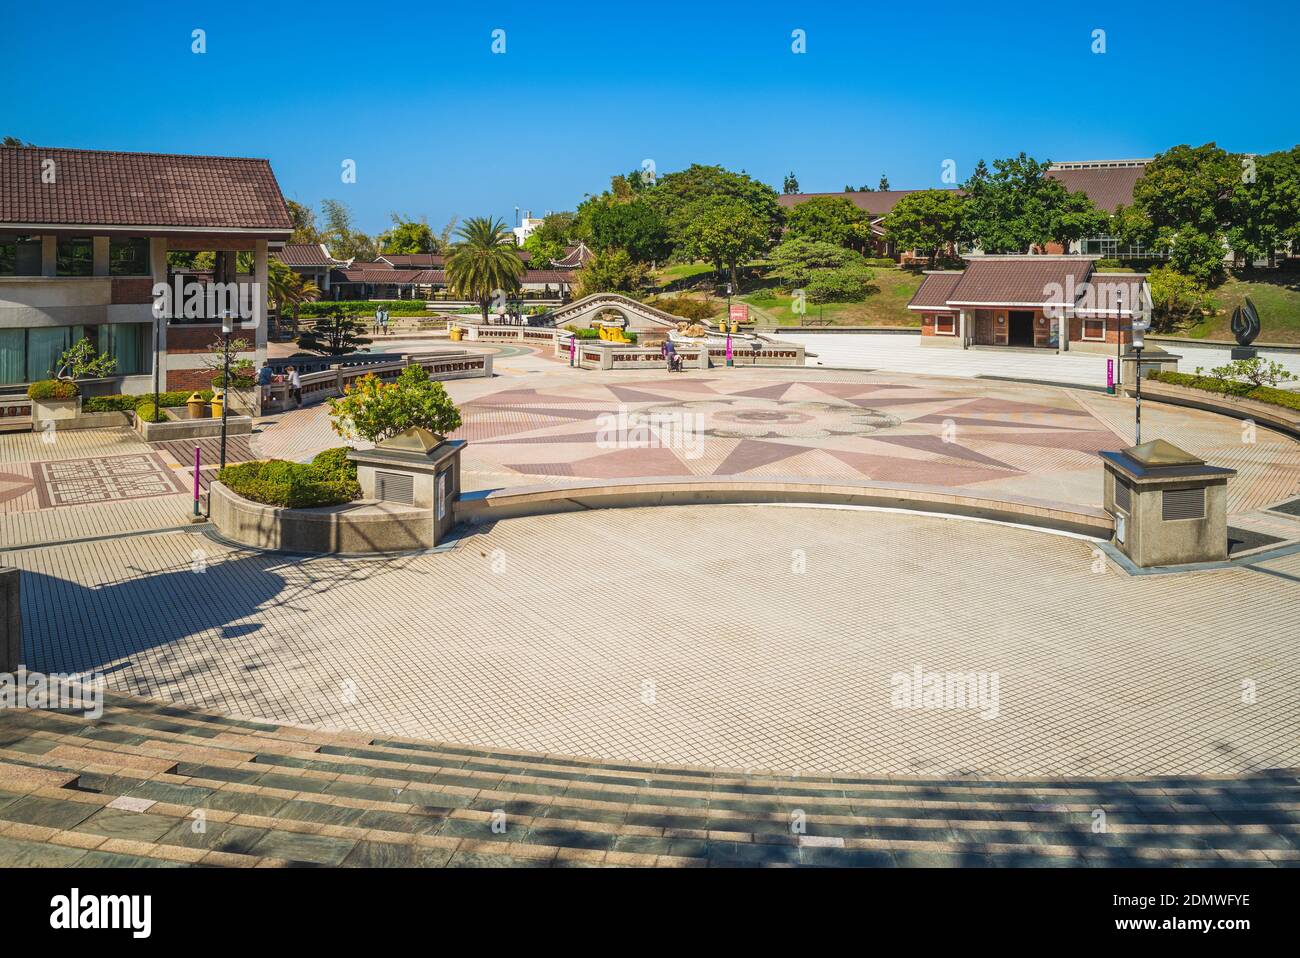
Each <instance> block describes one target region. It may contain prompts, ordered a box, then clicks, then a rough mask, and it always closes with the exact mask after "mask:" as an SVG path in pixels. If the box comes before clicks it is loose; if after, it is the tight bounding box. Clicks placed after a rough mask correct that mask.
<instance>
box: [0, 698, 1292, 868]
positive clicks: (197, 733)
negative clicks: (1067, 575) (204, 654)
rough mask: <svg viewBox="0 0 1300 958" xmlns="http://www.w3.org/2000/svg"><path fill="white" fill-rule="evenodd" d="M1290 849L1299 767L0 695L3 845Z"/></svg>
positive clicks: (237, 851)
mask: <svg viewBox="0 0 1300 958" xmlns="http://www.w3.org/2000/svg"><path fill="white" fill-rule="evenodd" d="M1297 862H1300V781H1298V779H1297V770H1295V769H1289V770H1275V771H1269V772H1264V773H1258V774H1252V775H1246V776H1240V777H1231V778H1228V777H1225V778H1205V777H1187V778H1172V777H1164V778H1130V779H1107V780H1093V779H1032V780H1029V779H995V780H989V779H947V780H923V779H900V778H891V777H864V776H839V775H836V776H817V775H806V776H805V775H789V774H777V773H769V772H753V773H746V772H743V771H738V770H724V769H706V768H677V767H665V766H652V765H639V764H635V763H626V762H603V761H596V760H590V759H583V758H570V757H560V756H553V755H539V754H533V753H524V752H511V751H500V750H487V749H479V748H467V747H464V746H457V745H449V744H442V743H435V742H428V741H418V740H411V739H397V738H385V737H376V736H373V735H368V734H360V733H353V732H329V731H313V730H308V729H303V728H298V727H293V726H280V725H271V724H266V723H263V722H253V721H243V720H240V719H235V718H230V717H226V716H220V715H214V714H209V713H205V712H200V711H195V710H193V709H188V708H183V707H178V706H173V705H168V704H162V703H159V702H152V701H145V700H141V699H136V698H131V697H126V696H118V695H110V696H107V697H106V699H105V708H104V714H103V715H102V716H101V717H99V718H98V719H87V718H84V717H83V716H82V715H80V714H79V713H78V714H72V713H67V712H60V711H55V710H43V709H0V865H5V866H15V865H16V866H36V865H47V866H167V865H189V864H199V865H225V866H302V865H344V866H380V865H393V866H429V867H442V866H523V867H542V866H575V865H602V866H610V865H630V866H650V865H654V866H679V867H682V866H684V867H692V866H695V867H698V866H754V865H768V866H771V865H814V866H857V865H865V866H988V865H1010V866H1107V865H1117V866H1134V865H1171V864H1181V865H1192V866H1222V865H1256V866H1274V865H1294V864H1296V863H1297Z"/></svg>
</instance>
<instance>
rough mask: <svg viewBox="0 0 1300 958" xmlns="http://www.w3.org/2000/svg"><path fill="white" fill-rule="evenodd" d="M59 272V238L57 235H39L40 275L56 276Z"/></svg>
mask: <svg viewBox="0 0 1300 958" xmlns="http://www.w3.org/2000/svg"><path fill="white" fill-rule="evenodd" d="M58 274H59V238H58V237H57V236H42V237H41V275H42V276H57V275H58Z"/></svg>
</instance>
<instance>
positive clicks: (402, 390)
mask: <svg viewBox="0 0 1300 958" xmlns="http://www.w3.org/2000/svg"><path fill="white" fill-rule="evenodd" d="M328 402H329V410H330V422H331V425H332V426H333V428H334V431H335V432H336V433H338V434H339V435H340V436H342V437H343V438H344V439H357V438H360V439H364V440H366V441H367V442H375V443H378V442H383V441H384V440H385V439H388V438H389V437H390V436H396V435H398V434H399V433H403V432H405V431H406V430H408V429H414V428H420V429H427V430H429V432H431V433H433V434H434V435H435V436H437V437H438V438H439V439H445V438H446V436H447V434H448V433H450V432H454V431H455V430H456V429H458V428H459V427H460V422H461V419H460V410H459V409H457V408H456V404H455V403H454V402H452V401H451V397H450V396H448V395H447V390H446V389H445V388H444V387H443V385H442V383H440V382H438V381H437V380H432V379H430V378H429V373H428V371H427V370H425V368H424V367H423V366H418V365H411V366H407V367H406V368H405V369H403V370H402V372H401V374H400V375H399V376H398V377H397V381H396V382H394V383H385V382H384V381H383V380H381V379H380V378H379V377H378V376H376V375H374V374H373V373H372V374H370V375H368V376H362V377H361V379H359V380H358V381H357V382H356V383H355V384H354V385H352V386H349V387H348V388H347V390H346V392H345V393H344V394H343V396H342V397H340V398H338V399H330V400H328Z"/></svg>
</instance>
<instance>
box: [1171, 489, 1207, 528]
mask: <svg viewBox="0 0 1300 958" xmlns="http://www.w3.org/2000/svg"><path fill="white" fill-rule="evenodd" d="M1160 517H1161V518H1162V519H1164V520H1165V521H1166V522H1168V521H1169V520H1171V519H1204V518H1205V490H1204V489H1203V488H1201V489H1166V490H1165V491H1164V492H1163V493H1162V494H1161V497H1160Z"/></svg>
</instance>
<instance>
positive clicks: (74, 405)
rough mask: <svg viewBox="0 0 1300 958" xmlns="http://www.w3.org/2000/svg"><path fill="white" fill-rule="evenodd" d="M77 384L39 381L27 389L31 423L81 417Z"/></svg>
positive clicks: (52, 380)
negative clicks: (30, 404)
mask: <svg viewBox="0 0 1300 958" xmlns="http://www.w3.org/2000/svg"><path fill="white" fill-rule="evenodd" d="M79 392H80V391H79V390H78V389H77V384H76V383H75V382H68V381H65V380H62V379H41V380H38V381H37V382H34V383H32V384H31V385H30V386H28V387H27V398H28V399H30V400H31V401H32V421H33V423H36V424H39V423H42V422H49V421H50V420H55V421H59V420H68V419H76V418H77V417H78V416H79V415H81V396H80V395H79Z"/></svg>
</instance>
